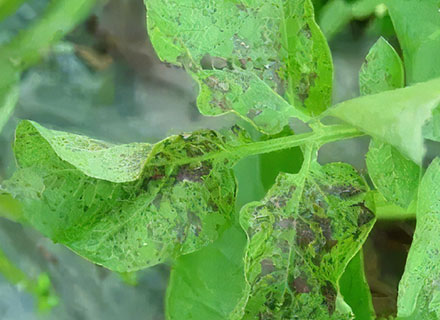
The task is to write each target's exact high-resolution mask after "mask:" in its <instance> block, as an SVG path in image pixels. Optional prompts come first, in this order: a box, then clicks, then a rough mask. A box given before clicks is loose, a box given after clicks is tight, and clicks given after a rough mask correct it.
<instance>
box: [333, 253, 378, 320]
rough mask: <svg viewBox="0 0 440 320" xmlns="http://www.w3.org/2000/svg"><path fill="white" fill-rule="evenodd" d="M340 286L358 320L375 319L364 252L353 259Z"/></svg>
mask: <svg viewBox="0 0 440 320" xmlns="http://www.w3.org/2000/svg"><path fill="white" fill-rule="evenodd" d="M339 286H340V287H341V294H342V296H343V297H344V300H345V301H346V302H347V303H348V304H349V305H350V307H351V309H352V311H353V313H354V316H355V319H356V320H372V319H375V312H374V307H373V300H372V297H371V292H370V288H369V286H368V283H367V279H366V278H365V271H364V255H363V252H362V250H359V252H358V253H357V254H356V255H355V256H354V257H353V259H351V261H350V263H349V264H348V265H347V268H346V269H345V271H344V274H343V275H342V277H341V279H340V281H339Z"/></svg>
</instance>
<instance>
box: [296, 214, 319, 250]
mask: <svg viewBox="0 0 440 320" xmlns="http://www.w3.org/2000/svg"><path fill="white" fill-rule="evenodd" d="M314 240H315V234H314V232H313V230H312V229H311V228H310V226H309V224H307V223H306V222H304V221H302V220H297V222H296V243H297V244H298V246H300V247H301V248H305V247H307V246H308V245H309V244H310V243H312V242H313V241H314Z"/></svg>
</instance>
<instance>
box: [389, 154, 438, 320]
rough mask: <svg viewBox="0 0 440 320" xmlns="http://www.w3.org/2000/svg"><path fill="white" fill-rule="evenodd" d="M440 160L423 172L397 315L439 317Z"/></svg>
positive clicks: (426, 317) (425, 318)
mask: <svg viewBox="0 0 440 320" xmlns="http://www.w3.org/2000/svg"><path fill="white" fill-rule="evenodd" d="M439 230H440V159H439V158H437V159H435V160H434V161H433V162H432V163H431V165H430V166H429V168H428V170H427V171H426V173H425V175H424V177H423V179H422V182H421V183H420V187H419V195H418V205H417V226H416V231H415V233H414V238H413V242H412V245H411V249H410V251H409V254H408V259H407V263H406V266H405V272H404V274H403V277H402V280H401V281H400V284H399V298H398V303H397V305H398V316H399V317H409V318H408V319H423V320H430V319H432V320H434V319H439V318H440V283H439V279H440V252H439V245H438V244H439V241H440V239H439V234H440V232H439Z"/></svg>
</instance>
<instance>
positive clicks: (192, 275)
mask: <svg viewBox="0 0 440 320" xmlns="http://www.w3.org/2000/svg"><path fill="white" fill-rule="evenodd" d="M245 246H246V236H245V234H244V233H243V230H241V228H238V227H235V226H234V227H231V228H229V229H227V230H226V231H225V232H224V233H223V235H221V236H220V238H219V239H218V240H217V241H215V242H214V243H213V244H211V245H209V246H207V247H206V248H203V249H202V250H200V251H197V252H194V253H192V254H189V255H185V256H182V257H180V258H179V259H178V260H177V262H176V264H175V265H174V266H173V269H172V271H171V276H170V282H169V285H168V289H167V304H166V315H167V319H169V320H174V319H175V320H181V319H193V320H207V319H209V320H226V319H230V318H229V317H230V313H231V311H232V310H233V309H234V307H235V305H236V304H237V302H238V301H239V299H240V298H241V297H242V292H243V289H244V283H245V279H244V271H243V255H244V248H245Z"/></svg>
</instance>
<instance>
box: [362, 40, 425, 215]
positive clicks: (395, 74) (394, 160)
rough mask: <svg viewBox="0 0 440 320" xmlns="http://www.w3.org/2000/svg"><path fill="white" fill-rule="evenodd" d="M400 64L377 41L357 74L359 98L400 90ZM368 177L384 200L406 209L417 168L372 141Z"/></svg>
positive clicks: (393, 150) (385, 145)
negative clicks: (360, 95)
mask: <svg viewBox="0 0 440 320" xmlns="http://www.w3.org/2000/svg"><path fill="white" fill-rule="evenodd" d="M403 85H404V73H403V65H402V61H401V60H400V57H399V55H398V54H397V52H396V51H395V50H394V48H393V47H392V46H391V45H390V44H389V43H388V42H387V41H386V40H385V39H383V38H380V39H379V40H378V41H377V42H376V43H375V44H374V46H373V47H372V48H371V49H370V52H369V53H368V55H367V57H366V59H365V62H364V64H363V65H362V68H361V71H360V72H359V87H360V91H361V94H362V95H368V94H375V93H379V92H382V91H387V90H393V89H398V88H402V87H403ZM366 158H367V159H366V160H367V168H368V174H369V175H370V178H371V180H372V181H373V183H374V185H375V187H376V189H377V190H378V191H379V192H380V193H381V194H382V195H383V196H384V198H385V199H386V200H387V201H390V202H391V203H394V204H396V205H398V206H400V207H403V208H407V207H408V206H409V204H410V202H411V201H412V200H413V199H414V197H415V195H416V193H417V187H418V183H419V174H420V167H419V166H418V165H416V164H415V163H414V162H413V161H411V160H409V159H407V158H406V157H405V156H403V155H402V154H401V153H400V152H399V151H398V150H397V149H396V148H395V147H393V146H392V145H390V144H388V143H386V142H382V141H380V140H379V139H374V138H373V139H372V140H371V143H370V147H369V151H368V153H367V157H366Z"/></svg>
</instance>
